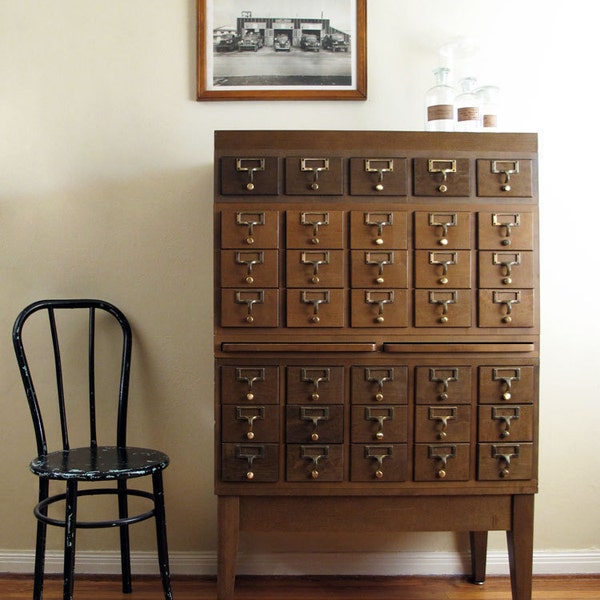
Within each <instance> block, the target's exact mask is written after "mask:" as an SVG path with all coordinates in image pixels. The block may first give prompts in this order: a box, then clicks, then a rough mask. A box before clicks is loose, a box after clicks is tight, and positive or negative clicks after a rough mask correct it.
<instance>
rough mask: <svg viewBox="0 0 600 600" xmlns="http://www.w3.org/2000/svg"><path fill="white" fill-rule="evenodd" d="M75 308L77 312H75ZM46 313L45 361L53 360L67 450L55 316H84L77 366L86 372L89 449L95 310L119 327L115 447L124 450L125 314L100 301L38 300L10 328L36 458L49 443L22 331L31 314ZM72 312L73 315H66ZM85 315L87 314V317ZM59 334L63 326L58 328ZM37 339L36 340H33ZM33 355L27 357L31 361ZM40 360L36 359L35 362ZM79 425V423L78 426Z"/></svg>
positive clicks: (93, 426) (93, 432) (94, 437)
mask: <svg viewBox="0 0 600 600" xmlns="http://www.w3.org/2000/svg"><path fill="white" fill-rule="evenodd" d="M75 309H79V310H77V311H75ZM38 311H45V312H46V313H47V316H48V325H49V334H50V338H51V348H52V351H51V352H50V353H49V356H45V357H44V358H45V359H47V360H50V361H52V363H53V370H54V372H55V380H56V392H57V400H58V413H59V418H58V422H59V423H60V437H62V448H63V450H68V449H69V448H70V444H69V433H68V421H67V403H66V401H65V381H64V377H63V360H62V358H61V345H60V339H59V326H58V318H57V316H58V314H59V311H60V314H61V316H62V315H63V314H65V315H66V314H68V315H73V316H74V314H75V312H77V313H78V314H81V313H82V312H83V313H84V315H85V317H86V319H87V328H86V329H87V330H86V332H85V335H86V336H87V352H86V354H87V356H81V360H77V361H76V362H77V364H78V366H79V363H81V367H82V368H83V367H85V368H86V369H87V384H86V385H87V388H88V390H87V391H88V393H87V397H88V398H87V399H88V403H89V444H90V447H96V446H97V445H98V434H97V417H96V404H97V401H96V353H97V352H96V338H97V332H96V330H97V318H96V317H97V311H103V313H108V314H109V315H112V316H113V317H114V318H115V319H116V321H117V322H118V324H119V326H120V331H121V332H122V348H121V359H120V374H119V382H118V406H117V409H116V411H117V413H116V417H117V424H116V445H117V446H120V447H124V446H125V445H126V429H127V401H128V395H129V372H130V365H131V327H130V325H129V322H128V321H127V318H126V317H125V315H124V314H123V313H122V312H121V311H120V310H119V309H118V308H117V307H115V306H113V305H112V304H110V303H108V302H105V301H103V300H40V301H38V302H34V303H33V304H30V305H29V306H27V307H26V308H25V309H23V311H21V313H20V314H19V316H18V317H17V319H16V321H15V324H14V327H13V345H14V348H15V353H16V356H17V363H18V365H19V370H20V373H21V378H22V380H23V385H24V386H25V393H26V395H27V401H28V403H29V409H30V411H31V416H32V418H33V426H34V429H35V436H36V442H37V449H38V454H39V455H44V454H47V453H48V451H49V448H48V440H47V436H46V431H45V428H44V422H43V419H42V410H41V406H40V402H39V398H38V394H37V393H36V389H35V387H34V384H33V375H32V373H31V370H30V365H29V362H28V360H27V356H26V352H25V343H24V341H23V330H24V325H25V323H26V321H27V320H28V319H29V317H31V316H32V315H33V314H34V313H37V312H38ZM69 311H72V312H69ZM86 313H87V314H86ZM60 323H61V325H62V324H63V320H62V319H61V320H60ZM60 329H61V331H62V327H61V328H60ZM35 339H36V340H37V337H36V338H35ZM28 351H29V352H30V354H33V348H29V345H28ZM31 358H32V356H30V359H31ZM38 359H39V357H36V361H37V360H38ZM78 425H79V423H78Z"/></svg>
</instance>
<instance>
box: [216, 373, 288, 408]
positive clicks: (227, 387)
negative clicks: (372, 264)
mask: <svg viewBox="0 0 600 600" xmlns="http://www.w3.org/2000/svg"><path fill="white" fill-rule="evenodd" d="M242 402H246V403H254V404H278V403H279V370H278V368H277V367H234V366H229V365H227V366H222V367H221V403H222V404H239V403H242Z"/></svg>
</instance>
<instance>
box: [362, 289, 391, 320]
mask: <svg viewBox="0 0 600 600" xmlns="http://www.w3.org/2000/svg"><path fill="white" fill-rule="evenodd" d="M378 295H379V296H383V298H379V299H378V298H377V296H378ZM365 302H366V303H367V304H377V305H378V306H379V311H378V313H377V316H376V317H375V323H383V322H384V320H385V319H384V316H383V307H384V305H385V304H393V303H394V290H385V291H383V290H382V291H372V290H366V291H365Z"/></svg>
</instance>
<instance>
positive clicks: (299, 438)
mask: <svg viewBox="0 0 600 600" xmlns="http://www.w3.org/2000/svg"><path fill="white" fill-rule="evenodd" d="M286 439H287V441H288V443H291V444H309V443H312V442H314V443H319V444H341V443H342V442H343V441H344V407H343V406H341V405H339V404H333V405H321V404H319V405H317V406H314V405H310V406H308V405H302V404H300V405H289V406H287V407H286Z"/></svg>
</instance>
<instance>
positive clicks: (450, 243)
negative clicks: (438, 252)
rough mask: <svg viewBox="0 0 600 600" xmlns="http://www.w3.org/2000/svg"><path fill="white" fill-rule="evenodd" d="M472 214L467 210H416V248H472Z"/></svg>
mask: <svg viewBox="0 0 600 600" xmlns="http://www.w3.org/2000/svg"><path fill="white" fill-rule="evenodd" d="M471 221H472V215H471V213H465V212H454V211H448V212H422V211H417V212H415V248H423V249H427V248H430V249H432V250H433V249H436V248H439V249H445V250H454V249H470V248H471V247H472V246H473V243H472V234H471V231H472V229H473V227H472V225H471Z"/></svg>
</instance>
